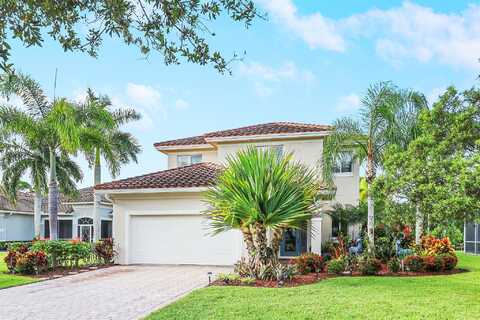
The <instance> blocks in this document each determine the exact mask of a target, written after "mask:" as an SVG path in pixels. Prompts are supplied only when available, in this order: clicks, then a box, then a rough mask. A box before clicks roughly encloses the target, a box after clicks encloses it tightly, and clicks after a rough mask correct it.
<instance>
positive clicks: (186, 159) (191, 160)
mask: <svg viewBox="0 0 480 320" xmlns="http://www.w3.org/2000/svg"><path fill="white" fill-rule="evenodd" d="M200 162H202V155H201V154H194V155H181V156H177V167H184V166H189V165H192V164H196V163H200Z"/></svg>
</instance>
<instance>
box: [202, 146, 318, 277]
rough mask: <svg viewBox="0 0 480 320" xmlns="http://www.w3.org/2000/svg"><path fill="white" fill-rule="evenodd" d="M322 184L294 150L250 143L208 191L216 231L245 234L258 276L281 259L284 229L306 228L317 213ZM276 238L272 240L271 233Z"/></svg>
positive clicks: (234, 158) (232, 160)
mask: <svg viewBox="0 0 480 320" xmlns="http://www.w3.org/2000/svg"><path fill="white" fill-rule="evenodd" d="M318 194H319V183H318V179H317V178H316V176H315V174H314V172H313V171H311V170H309V169H307V168H306V167H305V166H303V165H300V164H298V163H295V162H293V160H292V154H287V155H285V156H279V155H278V153H277V152H274V151H273V150H265V151H263V150H260V149H258V148H254V147H248V148H247V149H245V150H242V151H239V152H238V153H237V154H236V155H233V156H229V157H228V158H227V166H226V168H225V170H224V171H223V172H222V173H221V174H220V176H219V177H218V179H217V181H216V184H215V185H214V186H212V187H211V188H210V189H209V190H208V191H207V192H206V195H205V201H206V203H207V205H208V206H209V208H208V210H207V211H206V215H207V217H208V218H209V219H210V227H211V230H212V233H213V234H218V233H221V232H225V231H227V230H231V229H238V230H240V231H241V232H242V233H243V239H244V241H245V245H246V249H247V252H248V255H249V260H250V261H249V265H250V262H251V265H252V266H253V269H254V270H253V273H254V276H255V277H260V274H261V273H262V271H264V272H265V274H267V273H268V272H266V271H267V269H268V267H269V266H270V267H274V266H275V265H276V264H277V263H278V252H279V247H280V240H281V239H282V236H283V232H284V230H285V229H287V228H292V229H301V228H304V226H305V222H306V221H307V220H309V219H310V218H311V217H312V216H313V214H314V213H315V212H316V200H317V198H318ZM269 232H271V234H272V236H271V240H270V241H267V233H269Z"/></svg>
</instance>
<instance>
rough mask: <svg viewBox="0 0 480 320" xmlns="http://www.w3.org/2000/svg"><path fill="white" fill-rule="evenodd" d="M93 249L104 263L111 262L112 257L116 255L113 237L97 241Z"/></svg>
mask: <svg viewBox="0 0 480 320" xmlns="http://www.w3.org/2000/svg"><path fill="white" fill-rule="evenodd" d="M94 250H95V254H96V255H97V257H98V258H99V259H101V260H102V261H103V263H104V264H111V263H113V258H115V255H116V252H115V247H114V243H113V239H111V238H109V239H104V240H100V241H97V243H95V249H94Z"/></svg>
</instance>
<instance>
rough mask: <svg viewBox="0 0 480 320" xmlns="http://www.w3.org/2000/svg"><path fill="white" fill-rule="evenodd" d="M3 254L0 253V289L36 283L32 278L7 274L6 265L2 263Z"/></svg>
mask: <svg viewBox="0 0 480 320" xmlns="http://www.w3.org/2000/svg"><path fill="white" fill-rule="evenodd" d="M4 257H5V253H4V252H0V289H2V288H8V287H13V286H18V285H21V284H26V283H31V282H35V281H37V280H36V279H34V278H30V277H22V276H16V275H12V274H7V271H8V270H7V265H6V264H5V262H4V261H3V258H4Z"/></svg>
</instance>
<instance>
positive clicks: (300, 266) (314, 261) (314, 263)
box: [294, 252, 325, 274]
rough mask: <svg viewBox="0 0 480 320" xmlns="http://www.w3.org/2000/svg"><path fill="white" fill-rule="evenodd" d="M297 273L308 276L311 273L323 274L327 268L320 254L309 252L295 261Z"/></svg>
mask: <svg viewBox="0 0 480 320" xmlns="http://www.w3.org/2000/svg"><path fill="white" fill-rule="evenodd" d="M294 264H295V265H296V267H297V271H298V272H299V273H301V274H308V273H310V272H322V271H323V268H324V267H325V262H324V261H323V257H322V256H321V255H319V254H316V253H313V252H308V253H304V254H302V255H301V256H299V257H297V258H296V259H295V260H294Z"/></svg>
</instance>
